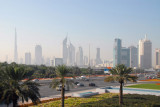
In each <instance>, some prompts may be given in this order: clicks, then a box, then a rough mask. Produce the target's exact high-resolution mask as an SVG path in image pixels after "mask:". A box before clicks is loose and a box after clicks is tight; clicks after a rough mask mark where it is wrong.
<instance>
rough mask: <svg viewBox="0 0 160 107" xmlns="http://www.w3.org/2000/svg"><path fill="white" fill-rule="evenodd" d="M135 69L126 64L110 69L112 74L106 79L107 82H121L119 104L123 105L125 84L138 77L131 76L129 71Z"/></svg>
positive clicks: (134, 80)
mask: <svg viewBox="0 0 160 107" xmlns="http://www.w3.org/2000/svg"><path fill="white" fill-rule="evenodd" d="M132 71H133V69H132V68H127V67H126V66H125V65H123V64H121V65H117V66H116V67H114V68H112V69H110V73H111V74H112V76H108V77H106V78H105V79H104V81H105V82H111V81H113V80H114V81H118V82H119V83H120V90H119V94H120V95H119V104H120V105H121V106H122V104H123V84H124V82H126V81H132V82H136V80H137V77H136V76H131V75H129V73H131V72H132Z"/></svg>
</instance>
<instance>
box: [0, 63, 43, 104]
mask: <svg viewBox="0 0 160 107" xmlns="http://www.w3.org/2000/svg"><path fill="white" fill-rule="evenodd" d="M26 75H27V72H25V71H24V69H23V67H18V65H16V66H15V65H14V66H13V65H8V66H7V67H6V68H5V70H2V71H1V73H0V78H1V79H0V101H1V102H3V103H5V104H6V105H7V106H8V105H9V104H11V103H13V107H17V106H18V100H19V99H20V98H21V99H22V102H23V103H24V101H27V102H28V100H29V99H31V100H32V102H33V103H34V104H36V103H37V102H39V101H40V100H39V98H40V94H39V88H38V86H39V84H37V83H35V82H32V81H31V79H29V80H27V81H22V80H23V79H25V77H26Z"/></svg>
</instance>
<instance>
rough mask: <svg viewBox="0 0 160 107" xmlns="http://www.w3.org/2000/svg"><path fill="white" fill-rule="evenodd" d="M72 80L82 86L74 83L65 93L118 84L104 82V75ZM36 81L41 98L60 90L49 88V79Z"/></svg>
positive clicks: (57, 92)
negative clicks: (93, 84) (85, 79)
mask: <svg viewBox="0 0 160 107" xmlns="http://www.w3.org/2000/svg"><path fill="white" fill-rule="evenodd" d="M74 81H79V82H80V83H83V84H84V87H83V86H77V85H74V87H73V88H70V91H65V93H71V92H78V91H83V90H90V89H96V88H99V87H105V86H119V83H117V82H114V83H111V82H104V77H92V78H90V79H89V81H82V80H74ZM91 82H92V83H95V84H96V87H93V86H92V87H91V86H89V83H91ZM38 83H40V84H41V86H40V87H39V88H40V94H41V97H42V98H43V97H49V96H54V95H58V94H60V91H57V90H56V89H51V88H49V84H50V83H51V80H40V81H38ZM139 83H142V82H138V84H139ZM143 83H148V82H143ZM150 83H151V82H150ZM127 84H133V83H132V82H128V83H127Z"/></svg>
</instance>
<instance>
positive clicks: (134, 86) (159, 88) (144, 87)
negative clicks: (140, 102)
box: [126, 84, 160, 90]
mask: <svg viewBox="0 0 160 107" xmlns="http://www.w3.org/2000/svg"><path fill="white" fill-rule="evenodd" d="M126 87H129V88H143V89H156V90H160V85H156V84H136V85H131V86H126Z"/></svg>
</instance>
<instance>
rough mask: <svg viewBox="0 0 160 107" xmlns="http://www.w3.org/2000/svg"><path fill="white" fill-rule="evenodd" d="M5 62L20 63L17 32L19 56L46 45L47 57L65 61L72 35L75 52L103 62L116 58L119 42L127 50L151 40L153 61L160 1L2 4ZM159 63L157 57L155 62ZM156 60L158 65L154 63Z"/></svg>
mask: <svg viewBox="0 0 160 107" xmlns="http://www.w3.org/2000/svg"><path fill="white" fill-rule="evenodd" d="M0 16H1V17H0V61H1V62H3V61H6V60H8V61H14V49H15V28H16V32H17V52H18V58H19V59H20V58H23V60H24V58H25V53H26V52H30V53H31V57H32V60H33V59H34V58H35V47H36V45H41V47H42V56H43V57H44V58H53V57H58V58H62V57H63V56H62V48H63V40H64V39H65V38H66V36H67V37H68V41H70V42H71V43H72V44H73V45H74V47H75V52H77V51H78V49H79V47H82V48H83V55H84V56H89V45H90V57H91V59H95V58H96V52H97V48H100V54H101V55H100V56H101V59H102V60H113V45H114V39H115V38H120V39H121V40H122V41H123V42H122V45H123V46H124V47H129V46H132V45H134V46H137V45H138V42H139V40H140V39H143V38H144V37H145V34H147V35H148V36H147V38H148V39H149V40H150V41H151V42H152V53H153V54H152V57H154V51H155V49H156V48H160V42H159V39H160V1H159V0H154V1H151V0H150V1H149V0H148V1H146V0H134V1H127V0H121V1H113V0H101V1H99V0H64V1H63V0H62V1H59V0H52V1H51V0H50V1H46V0H23V1H22V0H14V1H5V0H3V1H2V0H1V1H0ZM152 59H154V58H152ZM23 62H24V61H23ZM152 62H153V61H152Z"/></svg>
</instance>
